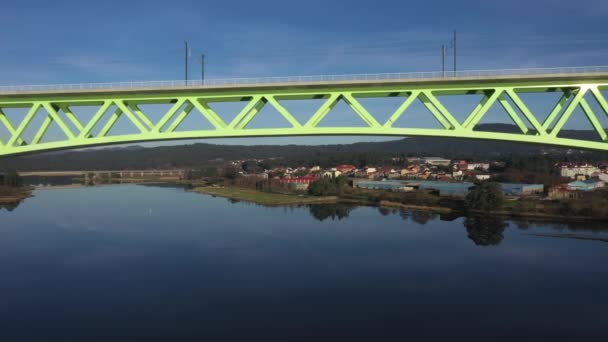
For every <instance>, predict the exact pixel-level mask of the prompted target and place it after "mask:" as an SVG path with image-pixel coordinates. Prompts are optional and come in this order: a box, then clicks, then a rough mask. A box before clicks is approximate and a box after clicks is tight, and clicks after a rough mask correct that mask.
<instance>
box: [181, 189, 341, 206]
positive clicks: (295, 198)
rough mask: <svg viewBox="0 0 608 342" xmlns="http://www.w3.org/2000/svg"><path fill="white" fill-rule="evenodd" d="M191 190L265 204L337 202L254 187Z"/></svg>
mask: <svg viewBox="0 0 608 342" xmlns="http://www.w3.org/2000/svg"><path fill="white" fill-rule="evenodd" d="M191 191H192V192H196V193H200V194H206V195H211V196H219V197H225V198H229V199H233V200H238V201H247V202H253V203H257V204H261V205H266V206H271V207H272V206H283V205H304V204H327V203H337V202H338V201H339V198H338V197H337V196H322V197H316V196H307V195H295V194H294V195H291V194H280V193H269V192H263V191H258V190H254V189H246V188H237V187H197V188H194V189H192V190H191Z"/></svg>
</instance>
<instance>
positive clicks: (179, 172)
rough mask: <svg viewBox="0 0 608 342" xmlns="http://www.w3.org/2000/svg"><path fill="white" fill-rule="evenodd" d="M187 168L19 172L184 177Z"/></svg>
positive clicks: (24, 174)
mask: <svg viewBox="0 0 608 342" xmlns="http://www.w3.org/2000/svg"><path fill="white" fill-rule="evenodd" d="M185 173H186V171H185V170H95V171H25V172H19V176H21V177H31V176H38V177H65V176H74V177H79V176H87V175H90V174H94V175H117V176H119V177H133V178H137V177H140V178H141V177H176V176H178V177H183V176H184V175H185Z"/></svg>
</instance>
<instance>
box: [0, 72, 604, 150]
mask: <svg viewBox="0 0 608 342" xmlns="http://www.w3.org/2000/svg"><path fill="white" fill-rule="evenodd" d="M607 88H608V79H606V80H587V79H581V80H576V79H569V80H561V81H551V82H549V81H547V82H540V81H525V80H519V81H518V80H516V79H514V80H503V81H502V82H494V83H492V82H479V83H475V82H471V81H468V82H464V81H463V82H460V83H459V82H451V83H420V84H417V83H416V84H399V83H395V84H381V85H378V84H370V85H369V86H365V85H360V84H359V85H357V86H356V87H355V86H349V85H345V84H340V85H331V84H330V85H318V86H302V87H298V86H289V87H257V88H256V87H251V88H246V89H232V88H230V89H225V90H223V89H212V90H206V89H186V90H183V89H182V90H180V89H177V90H170V89H168V90H148V91H141V92H133V91H128V92H126V91H125V92H123V93H121V92H119V91H113V92H110V93H103V92H91V93H74V94H59V95H53V94H37V95H36V94H27V95H23V96H20V95H11V96H0V128H2V127H3V128H4V129H3V131H4V132H5V133H4V136H0V156H11V155H18V154H22V153H36V152H45V151H51V150H57V149H70V148H82V147H88V146H102V145H112V144H123V143H135V142H149V141H166V140H179V139H206V138H236V137H279V136H324V135H378V136H396V137H397V136H437V137H453V138H467V139H489V140H502V141H515V142H523V143H532V144H548V145H556V146H566V147H572V148H585V149H595V150H604V151H608V143H607V142H605V141H606V140H608V134H607V133H606V130H605V127H602V125H601V120H600V119H599V116H601V115H606V116H608V103H607V101H606V99H605V98H604V96H603V94H602V93H601V90H603V89H607ZM546 92H557V93H558V94H560V95H561V97H560V99H559V101H558V102H557V104H555V106H554V107H553V109H552V111H551V113H549V115H548V116H547V118H545V119H544V120H543V119H541V118H540V116H541V114H542V113H534V112H533V111H532V110H531V109H530V107H529V106H528V105H527V104H526V103H525V101H524V100H522V97H520V96H519V94H521V93H546ZM588 93H589V95H590V96H591V95H593V98H594V99H595V100H597V103H598V104H599V106H598V108H599V111H601V113H600V112H598V111H597V110H596V109H595V108H592V107H591V106H590V104H589V100H588V99H585V95H586V94H588ZM470 94H483V95H484V96H483V98H482V99H481V100H480V101H479V103H478V104H477V105H476V106H475V107H474V108H473V109H472V110H471V112H470V113H467V115H466V117H465V118H464V120H462V122H461V121H460V120H458V119H457V118H456V116H455V115H454V114H453V113H451V112H450V111H449V109H448V107H446V106H445V104H444V103H442V100H443V99H444V97H450V96H462V95H470ZM438 95H440V96H441V99H440V98H438V97H437V96H438ZM395 97H400V98H403V102H401V103H400V105H399V107H398V108H397V109H396V110H395V112H393V113H392V114H391V115H390V117H389V118H388V119H384V120H380V119H379V118H378V117H377V116H375V115H374V114H372V112H370V110H369V109H368V108H366V106H365V105H364V104H363V103H362V102H361V101H359V99H362V98H395ZM319 99H323V100H324V103H323V104H322V105H321V106H320V108H318V110H316V111H314V112H311V113H309V114H310V117H309V119H308V120H307V121H306V122H300V121H299V120H298V119H296V116H295V115H293V113H292V112H290V111H289V110H288V108H289V107H288V106H286V105H285V102H286V101H289V100H299V101H307V100H313V101H314V100H319ZM341 101H342V102H344V103H345V104H346V105H347V106H348V107H350V108H351V109H352V111H353V112H354V114H353V115H355V116H356V117H359V118H361V119H362V120H363V125H361V126H360V127H353V126H352V123H350V122H349V121H347V119H346V116H344V125H340V126H339V127H322V126H320V123H321V122H322V121H323V120H324V119H325V118H326V117H327V116H328V114H329V113H330V112H332V111H333V110H334V109H335V107H336V105H337V104H338V103H339V102H341ZM416 101H420V102H421V103H422V104H423V105H424V107H425V108H426V109H428V110H429V111H430V113H431V114H432V115H433V117H434V118H435V119H436V120H437V121H438V122H439V123H440V128H437V129H428V128H416V127H415V122H410V121H407V122H406V126H407V127H396V123H397V121H398V120H399V119H400V118H401V117H402V116H403V115H406V117H408V112H410V111H413V110H414V109H413V106H412V105H413V103H414V102H416ZM216 102H240V103H242V102H247V103H246V105H245V106H244V108H243V109H242V110H241V111H240V112H239V113H238V114H237V115H236V117H235V118H234V119H233V120H232V121H231V122H225V121H224V120H223V119H222V116H221V115H220V114H221V113H217V112H216V111H215V110H214V109H213V108H211V107H210V106H209V104H210V103H216ZM144 104H146V105H148V104H149V105H154V104H163V105H167V104H170V106H169V108H168V109H166V107H165V111H166V112H165V113H160V114H161V115H160V119H159V120H153V119H152V118H151V117H150V115H148V114H147V113H146V112H145V111H144V110H142V109H141V107H140V106H141V105H144ZM85 106H96V107H97V110H96V112H95V114H94V115H93V116H92V117H91V118H90V119H86V120H85V119H84V118H82V117H80V116H79V115H78V113H79V109H80V107H85ZM265 106H269V107H272V108H274V109H276V111H277V112H278V113H279V114H280V115H281V116H282V117H283V118H285V119H286V120H287V121H288V122H289V123H290V125H291V127H287V128H270V127H268V128H263V127H262V128H251V127H248V126H249V124H250V123H251V122H252V120H253V119H255V118H256V117H257V116H258V115H259V114H260V113H261V112H262V109H263V108H264V107H265ZM493 106H502V107H503V108H504V109H505V111H506V112H507V114H508V115H509V117H510V118H511V120H512V121H513V123H514V124H515V125H516V126H517V127H518V128H519V129H520V131H521V133H494V132H481V131H475V130H474V129H475V127H476V126H477V125H478V123H479V122H481V120H482V119H483V118H484V117H485V116H486V115H487V113H488V112H489V110H490V109H491V108H492V107H493ZM577 107H580V108H581V109H582V110H583V112H584V113H585V115H586V118H587V120H588V121H589V123H590V124H591V126H592V127H593V128H594V129H595V131H596V132H597V133H598V135H599V137H600V139H601V141H587V140H579V139H566V138H562V137H560V136H559V133H560V132H561V131H562V130H563V128H564V127H565V126H566V124H568V123H571V120H572V113H573V111H574V110H575V109H576V108H577ZM11 108H27V109H28V110H27V113H26V114H23V115H22V116H21V117H18V116H17V117H15V116H14V115H11V117H9V116H8V115H6V110H7V109H11ZM195 110H196V111H197V112H199V113H194V112H193V111H195ZM594 110H595V112H594ZM43 111H44V112H46V113H45V114H47V115H46V116H45V118H44V121H42V122H39V120H34V118H35V117H36V115H38V114H40V113H42V112H43ZM146 111H147V109H146ZM39 112H40V113H39ZM60 112H61V113H62V114H64V116H62V115H60ZM339 114H341V115H342V114H343V115H345V113H339ZM188 115H202V117H203V119H205V120H206V121H208V122H209V124H210V127H211V128H210V129H209V128H205V129H202V128H196V127H187V128H191V129H190V130H188V129H187V128H186V129H183V130H179V131H178V130H177V128H178V127H180V125H181V124H182V123H183V121H184V120H185V119H186V117H188ZM123 116H124V117H125V118H126V119H128V122H130V123H131V124H132V125H133V126H134V127H135V128H136V129H137V131H136V133H129V134H114V133H113V130H112V128H114V127H115V126H116V124H117V122H118V120H119V119H120V118H121V117H123ZM337 118H338V119H339V116H338V117H337ZM256 122H257V121H256ZM68 123H71V125H68ZM260 123H261V124H263V122H260ZM52 124H56V125H57V126H58V127H59V129H60V130H61V132H63V133H64V135H65V137H63V140H57V139H55V138H57V137H52V138H53V139H48V138H49V137H48V134H49V131H50V130H49V127H50V126H51V125H52ZM269 126H271V125H269ZM96 127H97V128H98V129H97V130H96V129H95V128H96ZM99 127H101V128H100V129H99ZM94 131H98V133H97V134H93V132H94ZM0 132H1V131H0ZM25 132H35V135H34V137H33V138H31V139H30V138H26V137H24V133H25Z"/></svg>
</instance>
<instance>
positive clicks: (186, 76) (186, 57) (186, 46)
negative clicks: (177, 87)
mask: <svg viewBox="0 0 608 342" xmlns="http://www.w3.org/2000/svg"><path fill="white" fill-rule="evenodd" d="M184 47H185V50H184V66H185V69H186V74H185V76H184V80H185V81H186V85H188V55H189V54H190V49H189V48H188V42H187V41H185V40H184Z"/></svg>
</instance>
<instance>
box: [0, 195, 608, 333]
mask: <svg viewBox="0 0 608 342" xmlns="http://www.w3.org/2000/svg"><path fill="white" fill-rule="evenodd" d="M607 241H608V226H606V225H604V224H601V223H591V224H587V225H579V226H568V225H562V224H554V223H552V224H548V223H544V224H538V223H523V222H513V221H503V220H499V219H492V218H477V219H475V218H470V219H463V218H446V217H440V216H438V215H432V214H428V213H412V212H401V211H393V210H379V209H378V208H373V207H351V206H344V205H322V206H321V205H318V206H312V207H306V206H304V207H295V208H281V207H279V208H267V207H261V206H258V205H253V204H249V203H242V202H235V201H229V200H226V199H224V198H214V197H211V196H207V195H200V194H194V193H190V192H186V191H184V190H182V189H176V188H168V187H149V186H138V185H117V186H105V187H94V188H76V189H60V190H38V191H36V192H35V193H34V197H33V198H29V199H27V200H26V201H24V202H23V203H21V204H20V205H19V206H17V207H16V208H12V210H11V211H8V210H0V277H1V280H0V340H2V341H12V340H21V339H35V340H48V339H49V337H59V338H62V339H69V338H74V339H75V340H87V341H92V340H95V339H94V338H93V337H94V336H96V337H98V340H106V341H107V340H113V341H114V340H125V341H130V340H133V339H134V338H135V337H144V340H154V338H158V340H189V339H190V338H191V339H192V340H198V339H196V338H200V337H209V338H211V339H210V340H225V339H230V338H235V339H238V340H266V341H268V340H283V341H285V340H296V339H298V338H300V339H302V340H313V339H315V338H316V340H318V338H319V337H324V338H328V339H330V340H337V339H347V340H350V341H352V340H386V339H389V337H400V340H404V339H405V338H408V337H409V338H413V340H421V339H424V340H438V341H440V340H441V341H444V340H448V339H449V340H453V339H454V338H456V339H458V338H465V337H466V338H468V339H469V340H473V341H475V340H480V341H481V340H488V339H489V340H493V341H496V340H501V338H500V337H502V339H504V340H515V339H517V338H519V339H522V338H524V339H526V340H527V339H539V340H549V339H552V340H595V339H597V340H602V339H603V340H606V339H608V330H607V329H606V328H607V327H608V313H607V312H606V311H607V310H608V263H607V261H608V242H607ZM83 337H86V339H82V338H83Z"/></svg>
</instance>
